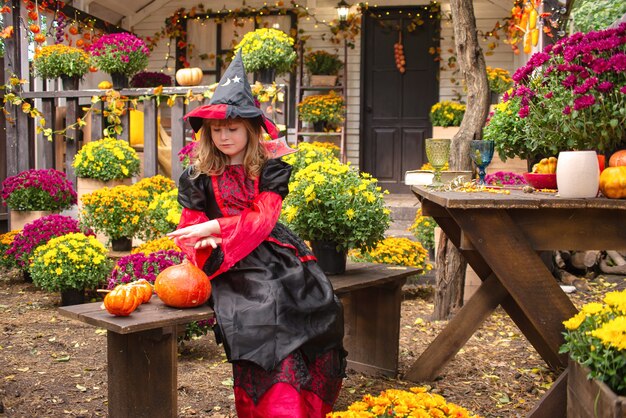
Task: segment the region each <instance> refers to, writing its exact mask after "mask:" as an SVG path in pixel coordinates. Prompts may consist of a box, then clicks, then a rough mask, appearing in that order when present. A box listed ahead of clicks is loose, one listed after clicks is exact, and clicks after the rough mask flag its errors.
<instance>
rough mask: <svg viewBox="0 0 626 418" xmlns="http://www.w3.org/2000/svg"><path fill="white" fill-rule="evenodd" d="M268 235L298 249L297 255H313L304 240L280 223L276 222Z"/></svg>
mask: <svg viewBox="0 0 626 418" xmlns="http://www.w3.org/2000/svg"><path fill="white" fill-rule="evenodd" d="M270 236H271V237H272V238H274V239H275V240H277V241H278V242H282V243H283V244H289V245H292V246H294V247H296V250H298V257H302V256H305V255H313V252H312V251H311V249H310V248H309V247H307V245H306V244H305V243H304V241H302V239H301V238H300V237H299V236H297V235H296V234H295V233H294V232H293V231H292V230H291V229H289V228H288V227H286V226H285V225H283V224H281V223H277V224H276V226H275V227H274V229H273V230H272V232H271V233H270Z"/></svg>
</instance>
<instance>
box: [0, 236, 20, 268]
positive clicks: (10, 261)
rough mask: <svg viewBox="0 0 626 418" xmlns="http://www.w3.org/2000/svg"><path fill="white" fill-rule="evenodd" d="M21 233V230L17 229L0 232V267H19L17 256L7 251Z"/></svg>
mask: <svg viewBox="0 0 626 418" xmlns="http://www.w3.org/2000/svg"><path fill="white" fill-rule="evenodd" d="M19 233H20V231H19V230H17V229H15V230H13V231H9V232H5V233H4V234H0V267H3V268H6V269H12V268H15V267H17V262H16V260H15V257H13V256H10V255H9V254H7V251H8V250H9V248H11V245H12V244H13V241H14V240H15V237H17V236H18V234H19Z"/></svg>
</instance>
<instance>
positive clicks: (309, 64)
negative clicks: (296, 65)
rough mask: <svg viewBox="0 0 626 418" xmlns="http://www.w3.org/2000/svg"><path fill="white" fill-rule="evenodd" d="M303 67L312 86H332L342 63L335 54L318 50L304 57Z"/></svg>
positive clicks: (335, 81)
mask: <svg viewBox="0 0 626 418" xmlns="http://www.w3.org/2000/svg"><path fill="white" fill-rule="evenodd" d="M304 66H305V67H306V68H307V70H308V71H309V74H310V75H311V85H312V86H334V85H335V84H336V83H337V75H338V74H339V70H341V69H342V68H343V62H342V61H341V60H340V59H339V57H338V56H337V55H336V54H331V53H329V52H326V51H322V50H318V51H313V52H311V53H309V54H307V55H305V57H304Z"/></svg>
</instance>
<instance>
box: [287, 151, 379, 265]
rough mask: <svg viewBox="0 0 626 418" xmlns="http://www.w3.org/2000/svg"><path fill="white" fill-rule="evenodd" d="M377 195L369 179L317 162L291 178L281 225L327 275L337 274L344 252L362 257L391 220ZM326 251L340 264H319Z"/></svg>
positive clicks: (346, 167) (331, 162) (331, 163)
mask: <svg viewBox="0 0 626 418" xmlns="http://www.w3.org/2000/svg"><path fill="white" fill-rule="evenodd" d="M383 195H384V193H383V192H382V191H381V190H380V187H378V183H377V181H376V179H374V178H372V177H371V176H370V175H369V174H367V173H358V172H357V171H356V170H354V169H353V168H351V167H350V165H349V164H342V163H341V162H340V161H339V160H337V159H334V158H333V159H329V160H327V161H318V162H314V163H311V164H310V165H308V166H307V167H304V168H303V169H301V170H300V171H298V172H297V173H296V175H295V176H293V177H292V180H291V182H290V184H289V194H288V195H287V197H286V198H285V200H284V202H283V211H282V214H281V219H282V220H283V221H284V222H285V223H286V224H287V225H288V226H289V227H290V228H292V229H293V231H294V232H296V233H297V234H298V235H300V236H301V237H302V238H303V239H304V240H307V241H310V242H311V246H312V247H313V252H314V253H315V254H316V256H317V257H318V261H319V262H320V266H321V267H322V268H323V269H324V270H325V271H326V272H327V273H329V274H340V273H342V272H343V271H344V270H345V261H346V252H347V250H349V249H352V248H358V249H362V250H365V251H367V250H369V249H371V248H373V247H374V246H375V245H376V243H378V242H379V241H381V240H382V239H383V238H384V234H385V231H386V230H387V228H388V227H389V223H390V221H391V217H390V211H389V209H387V208H386V207H385V201H384V199H383ZM326 250H328V251H329V252H331V253H338V254H340V255H341V256H342V258H343V263H341V262H339V263H338V264H337V265H336V266H335V265H334V264H333V263H330V265H327V264H324V263H323V260H322V257H321V253H322V252H325V251H326ZM324 261H325V260H324ZM335 267H336V268H335Z"/></svg>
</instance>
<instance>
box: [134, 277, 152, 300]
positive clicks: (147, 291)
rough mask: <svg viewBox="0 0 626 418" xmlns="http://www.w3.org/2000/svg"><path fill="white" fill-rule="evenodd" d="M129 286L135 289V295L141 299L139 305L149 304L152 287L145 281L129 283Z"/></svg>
mask: <svg viewBox="0 0 626 418" xmlns="http://www.w3.org/2000/svg"><path fill="white" fill-rule="evenodd" d="M129 285H130V286H135V287H136V288H137V295H138V296H139V297H140V298H141V303H147V302H150V299H151V298H152V291H153V289H152V285H151V284H150V282H149V281H147V280H146V279H139V280H137V281H135V282H131V283H130V284H129Z"/></svg>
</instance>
